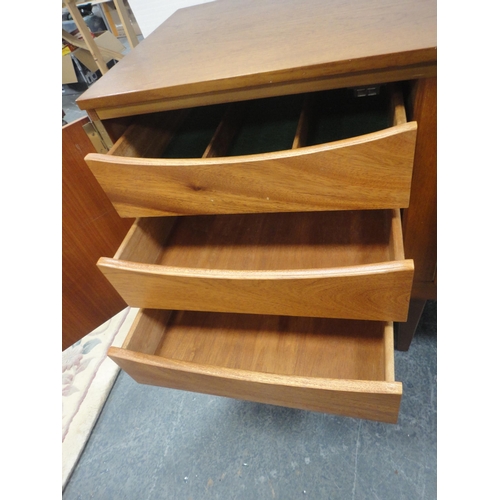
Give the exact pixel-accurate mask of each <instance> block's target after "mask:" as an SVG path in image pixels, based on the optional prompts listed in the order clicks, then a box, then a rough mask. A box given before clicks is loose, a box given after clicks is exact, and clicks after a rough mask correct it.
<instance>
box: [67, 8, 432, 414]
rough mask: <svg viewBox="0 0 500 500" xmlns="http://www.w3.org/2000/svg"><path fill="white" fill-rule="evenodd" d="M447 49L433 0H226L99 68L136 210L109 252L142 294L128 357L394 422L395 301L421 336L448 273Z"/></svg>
mask: <svg viewBox="0 0 500 500" xmlns="http://www.w3.org/2000/svg"><path fill="white" fill-rule="evenodd" d="M436 62H437V54H436V4H435V0H377V1H374V0H360V1H358V2H346V1H344V0H312V1H310V2H302V1H299V0H278V1H275V0H273V1H271V0H255V1H253V2H248V1H246V0H233V1H230V2H229V1H223V0H221V1H216V2H211V3H207V4H203V5H199V6H196V7H192V8H187V9H181V10H179V11H177V12H176V13H175V14H174V15H173V16H172V17H171V18H169V19H168V20H167V21H166V22H165V23H164V24H163V25H162V26H160V27H159V28H158V29H157V30H156V31H155V32H153V33H152V34H151V35H150V36H149V37H148V38H147V39H146V40H144V41H143V42H141V44H139V45H138V46H137V47H136V48H135V49H134V50H133V51H132V52H131V53H130V54H128V55H127V56H125V57H124V58H123V59H122V60H121V61H120V62H119V63H118V64H116V65H115V66H114V67H113V68H112V69H111V70H110V71H109V72H108V73H107V74H106V75H104V76H103V77H102V78H101V79H99V80H98V81H97V82H95V83H94V84H93V85H92V87H91V88H90V89H89V90H88V91H87V92H86V93H85V94H83V95H82V96H81V97H80V98H79V99H78V101H77V102H78V104H79V106H80V107H81V108H82V109H86V110H87V112H88V114H89V117H90V118H91V120H92V123H93V125H94V127H95V130H96V132H97V133H98V134H99V136H100V138H101V141H102V144H103V148H102V149H103V150H104V151H99V152H98V153H92V154H89V155H87V157H86V161H87V164H88V166H89V168H90V169H91V170H92V172H93V174H94V175H95V177H96V179H97V180H98V181H99V183H100V185H101V186H102V188H103V190H104V191H105V192H106V194H107V195H108V197H109V199H110V200H111V202H112V204H113V206H114V208H115V209H116V210H117V212H118V213H119V214H120V215H121V216H122V217H134V218H137V220H136V222H135V224H134V225H133V227H132V228H131V230H130V231H129V233H128V234H127V236H126V237H125V239H124V240H123V242H122V244H121V246H120V248H119V249H118V251H117V252H116V254H115V256H114V257H111V255H108V256H106V257H102V258H101V259H99V262H98V266H99V268H100V269H101V271H102V272H103V273H104V275H105V276H106V277H107V278H108V279H109V281H110V282H111V283H112V284H113V286H114V288H115V289H116V290H117V291H118V292H119V293H120V294H121V296H122V297H123V298H124V300H125V301H126V302H127V303H128V304H130V305H133V306H137V307H140V308H141V311H140V312H139V314H138V316H137V319H136V322H135V323H134V325H133V327H132V329H131V331H130V334H129V336H128V338H127V339H126V341H125V343H124V345H123V347H122V348H111V349H110V351H109V355H110V356H111V358H112V359H114V360H115V361H116V362H117V363H118V364H119V365H120V366H121V367H122V368H123V369H124V370H126V371H127V372H128V373H129V374H130V375H132V376H133V377H134V378H135V379H136V380H137V381H139V382H141V383H147V384H154V385H160V386H165V387H172V388H176V389H183V390H190V391H199V392H205V393H209V394H215V395H220V396H227V397H234V398H240V399H246V400H251V401H258V402H262V403H270V404H277V405H283V406H289V407H293V408H301V409H307V410H313V411H324V412H329V413H334V414H339V415H346V416H351V417H357V418H367V419H372V420H380V421H383V422H396V421H397V418H398V412H399V404H400V400H401V396H402V385H401V384H400V383H399V382H396V381H395V374H394V358H393V354H394V353H393V351H394V338H393V336H394V329H393V322H394V321H399V322H404V321H405V320H406V318H407V317H409V319H410V320H411V324H409V326H408V327H407V328H406V330H405V329H404V328H403V329H401V332H398V334H397V337H396V340H397V345H398V347H399V348H403V349H404V348H407V347H408V346H409V342H410V340H411V336H412V331H413V330H414V326H416V324H415V321H417V320H418V316H419V314H418V311H417V309H418V308H420V306H421V302H418V303H417V302H415V301H414V300H413V298H415V297H417V296H418V299H419V300H420V299H422V296H426V295H425V294H427V293H430V292H429V291H430V290H431V289H433V286H434V287H435V261H434V260H433V259H434V257H435V249H434V245H435V239H436V238H435V229H433V228H435V220H434V218H435V197H434V195H433V193H435V189H434V187H433V186H434V184H435V160H436V155H435V125H436V113H435V104H436V74H437V69H436V68H437V64H436ZM362 95H363V96H365V97H356V96H362ZM424 247H425V248H424ZM414 278H417V279H414ZM416 293H417V295H415V294H416ZM410 298H412V299H411V300H410ZM401 325H405V323H401ZM400 333H401V335H402V336H401V335H400Z"/></svg>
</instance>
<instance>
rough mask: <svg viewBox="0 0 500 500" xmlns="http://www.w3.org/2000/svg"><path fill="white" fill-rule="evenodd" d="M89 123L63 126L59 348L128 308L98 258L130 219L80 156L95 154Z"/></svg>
mask: <svg viewBox="0 0 500 500" xmlns="http://www.w3.org/2000/svg"><path fill="white" fill-rule="evenodd" d="M88 121H89V120H88V118H81V119H80V120H77V121H75V122H73V123H70V124H69V125H66V126H65V127H63V129H62V202H63V203H62V209H63V213H62V290H63V297H62V323H63V325H62V348H63V350H64V349H66V348H67V347H69V346H70V345H72V344H73V343H75V342H76V341H78V340H79V339H81V338H82V337H84V336H85V335H87V334H88V333H90V332H91V331H92V330H94V329H95V328H97V327H98V326H99V325H101V324H103V323H104V322H106V321H107V320H108V319H110V318H111V317H112V316H114V315H115V314H117V313H118V312H120V311H121V310H123V309H124V308H125V307H127V305H126V304H125V302H124V301H123V299H122V298H121V297H120V296H119V295H118V293H117V292H116V291H115V290H114V288H113V287H112V286H111V285H110V284H109V282H108V281H107V280H106V278H104V276H102V274H101V272H100V271H99V269H98V268H97V266H96V262H97V260H98V259H99V257H101V256H103V255H108V256H112V255H113V254H114V252H115V251H116V249H117V248H118V246H119V245H120V242H121V240H122V239H123V238H124V237H125V235H126V233H127V231H128V229H129V228H130V226H131V225H132V220H126V219H121V218H120V217H119V216H118V214H117V213H116V211H115V210H114V208H113V206H112V205H111V203H110V201H109V200H108V198H107V197H106V195H105V194H104V192H103V190H102V189H101V187H100V186H99V184H98V183H97V181H96V179H95V177H94V176H93V174H92V173H91V172H90V170H89V168H88V167H87V165H86V163H85V161H84V159H83V158H84V156H85V155H86V154H88V153H91V152H94V148H93V146H92V143H91V142H90V140H89V138H88V137H87V135H86V133H85V131H84V130H83V128H82V127H83V125H84V124H85V123H88Z"/></svg>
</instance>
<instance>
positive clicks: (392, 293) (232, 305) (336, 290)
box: [98, 210, 413, 321]
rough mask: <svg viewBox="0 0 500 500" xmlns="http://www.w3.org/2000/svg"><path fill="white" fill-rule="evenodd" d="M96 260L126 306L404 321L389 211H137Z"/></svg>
mask: <svg viewBox="0 0 500 500" xmlns="http://www.w3.org/2000/svg"><path fill="white" fill-rule="evenodd" d="M98 266H99V268H100V269H101V271H102V272H103V274H104V275H105V276H106V277H107V278H108V280H109V281H110V282H111V284H112V285H113V286H114V287H115V289H116V290H117V291H118V293H119V294H120V295H121V296H122V297H123V299H124V300H125V301H126V302H127V303H128V304H129V305H130V306H133V307H141V308H150V309H174V310H196V311H217V312H233V313H234V312H237V313H252V314H272V315H286V316H310V317H325V318H346V319H365V320H381V321H387V320H390V321H405V320H406V317H407V313H408V305H409V299H410V293H411V287H412V279H413V261H412V260H405V259H404V251H403V242H402V232H401V219H400V211H399V210H370V211H332V212H299V213H282V214H238V215H204V216H196V217H153V218H144V219H138V220H137V221H136V222H135V224H134V225H133V226H132V228H131V230H130V231H129V233H128V235H127V237H126V238H125V240H124V241H123V243H122V245H121V246H120V248H119V249H118V251H117V253H116V254H115V256H114V257H113V258H107V257H103V258H101V259H100V260H99V262H98Z"/></svg>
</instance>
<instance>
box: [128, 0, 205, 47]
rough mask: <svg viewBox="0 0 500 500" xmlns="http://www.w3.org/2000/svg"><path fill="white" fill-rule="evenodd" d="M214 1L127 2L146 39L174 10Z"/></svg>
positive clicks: (154, 0) (168, 0)
mask: <svg viewBox="0 0 500 500" xmlns="http://www.w3.org/2000/svg"><path fill="white" fill-rule="evenodd" d="M213 1H214V0H128V3H129V5H130V8H131V9H132V12H133V13H134V16H135V19H136V21H137V24H138V25H139V28H140V29H141V33H142V35H143V36H144V38H146V37H147V36H148V35H149V34H150V33H152V32H153V31H154V30H155V29H156V28H157V27H158V26H159V25H160V24H161V23H163V21H165V19H167V18H169V17H170V16H171V15H172V14H173V13H174V12H175V11H176V10H178V9H182V8H183V7H190V6H191V5H197V4H200V3H207V2H213Z"/></svg>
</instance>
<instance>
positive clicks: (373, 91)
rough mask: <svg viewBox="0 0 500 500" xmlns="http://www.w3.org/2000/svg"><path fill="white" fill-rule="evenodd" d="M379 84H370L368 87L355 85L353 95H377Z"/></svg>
mask: <svg viewBox="0 0 500 500" xmlns="http://www.w3.org/2000/svg"><path fill="white" fill-rule="evenodd" d="M379 93H380V85H370V86H369V87H356V88H355V89H354V95H355V96H356V97H371V96H375V95H379Z"/></svg>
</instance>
